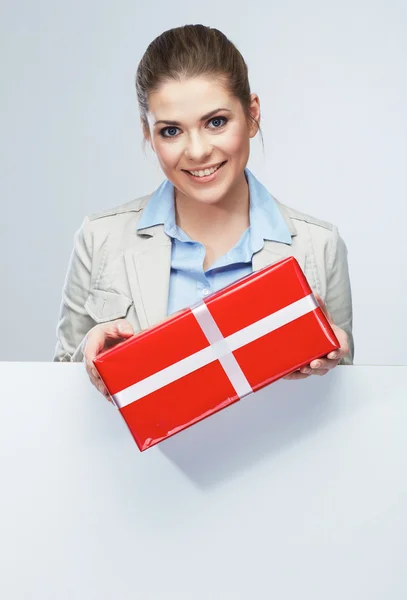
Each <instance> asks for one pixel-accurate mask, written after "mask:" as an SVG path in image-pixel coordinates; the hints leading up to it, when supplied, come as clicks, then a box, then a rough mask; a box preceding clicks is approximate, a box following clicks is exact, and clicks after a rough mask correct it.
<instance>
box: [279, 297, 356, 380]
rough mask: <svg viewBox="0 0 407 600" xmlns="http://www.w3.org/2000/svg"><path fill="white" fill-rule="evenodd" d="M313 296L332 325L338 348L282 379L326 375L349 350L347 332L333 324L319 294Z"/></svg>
mask: <svg viewBox="0 0 407 600" xmlns="http://www.w3.org/2000/svg"><path fill="white" fill-rule="evenodd" d="M315 297H316V299H317V300H318V304H319V305H320V307H321V309H322V311H323V313H324V314H325V316H326V318H327V319H328V322H329V324H330V326H331V327H332V329H333V332H334V334H335V335H336V337H337V338H338V342H339V344H340V348H338V350H334V351H333V352H330V353H329V354H327V356H325V357H323V358H317V359H316V360H313V361H312V362H311V363H310V364H309V365H305V366H304V367H301V369H300V370H299V371H294V372H293V373H290V374H289V375H286V376H285V377H283V379H306V378H307V377H309V376H310V375H320V376H321V375H326V374H327V373H328V371H330V370H331V369H334V368H335V367H336V366H337V364H338V363H339V361H340V360H342V358H343V357H344V356H346V355H347V354H348V352H349V345H348V335H347V333H346V332H345V331H344V330H343V329H341V328H340V327H338V326H337V325H335V323H334V322H333V320H332V317H331V315H330V314H329V312H328V309H327V307H326V304H325V302H324V301H323V300H322V298H321V296H319V295H318V294H315Z"/></svg>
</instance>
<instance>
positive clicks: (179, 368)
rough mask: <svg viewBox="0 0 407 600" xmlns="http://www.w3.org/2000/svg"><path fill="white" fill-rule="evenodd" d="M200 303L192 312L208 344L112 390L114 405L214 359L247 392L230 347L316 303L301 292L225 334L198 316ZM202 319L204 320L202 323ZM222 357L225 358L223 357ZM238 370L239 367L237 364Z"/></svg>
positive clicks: (305, 311) (280, 324) (276, 326)
mask: <svg viewBox="0 0 407 600" xmlns="http://www.w3.org/2000/svg"><path fill="white" fill-rule="evenodd" d="M203 304H204V303H203ZM201 306H202V305H199V306H198V307H196V308H195V309H193V312H194V314H195V316H196V317H197V321H198V323H199V324H200V326H201V327H202V329H203V331H204V333H205V335H206V336H207V338H208V335H209V337H211V338H212V337H214V338H216V341H214V342H213V343H211V345H210V346H207V347H206V348H203V349H202V350H198V352H195V353H194V354H191V355H190V356H187V357H186V358H183V359H182V360H180V361H178V362H176V363H174V364H172V365H170V366H169V367H165V368H164V369H162V370H161V371H158V372H157V373H153V374H152V375H150V376H149V377H146V378H145V379H142V380H141V381H138V382H137V383H134V384H133V385H130V386H129V387H127V388H125V389H123V390H121V391H120V392H117V393H116V394H113V395H112V397H113V400H114V401H115V404H116V405H117V407H118V408H123V407H124V406H127V405H128V404H131V403H133V402H135V401H136V400H139V399H140V398H143V397H144V396H147V395H148V394H152V393H153V392H155V391H157V390H159V389H160V388H162V387H164V386H166V385H169V384H170V383H172V382H174V381H177V380H178V379H181V378H182V377H185V376H186V375H189V374H190V373H193V372H194V371H197V370H198V369H200V368H201V367H204V366H205V365H208V364H210V363H211V362H213V361H215V360H219V361H221V364H222V366H223V368H224V369H225V371H226V373H227V375H228V376H229V373H230V374H231V375H232V378H233V379H231V383H232V385H233V386H234V387H235V384H236V386H237V388H238V389H239V390H240V391H241V392H242V396H243V395H246V394H247V393H250V391H251V387H250V384H249V382H248V381H247V379H246V377H245V376H244V374H243V372H241V374H240V373H238V371H237V370H236V366H235V364H234V362H233V363H232V362H231V360H230V358H227V357H230V356H232V358H233V361H236V359H235V357H234V356H233V355H232V352H233V351H234V350H237V349H238V348H241V347H242V346H246V345H247V344H250V343H251V342H254V341H255V340H257V339H259V338H261V337H263V336H264V335H267V334H268V333H271V332H272V331H275V330H276V329H279V328H280V327H283V325H287V323H291V322H292V321H294V320H295V319H298V318H299V317H302V316H303V315H306V314H308V313H310V312H312V311H313V310H315V309H316V308H317V307H318V306H319V305H318V303H317V301H316V299H315V297H314V295H313V294H309V295H308V296H305V297H304V298H301V299H300V300H297V301H296V302H293V303H292V304H289V305H288V306H285V307H284V308H282V309H280V310H278V311H276V312H275V313H272V314H271V315H268V316H267V317H264V318H263V319H260V320H259V321H256V322H254V323H252V324H251V325H248V326H247V327H244V328H243V329H240V331H236V333H232V334H231V335H229V336H227V337H226V338H225V337H223V336H222V334H221V332H220V330H219V328H218V326H217V325H216V322H215V321H214V320H213V318H212V316H211V320H212V321H213V323H215V326H216V329H217V330H218V331H217V332H216V330H215V329H214V328H213V323H209V322H208V319H205V318H203V317H202V315H203V314H204V312H203V311H204V310H205V309H201ZM205 306H206V305H205ZM206 310H208V309H206ZM205 312H206V311H205ZM208 312H209V310H208ZM204 322H205V324H203V323H204ZM201 323H202V324H201ZM205 329H206V331H205ZM219 334H220V338H219ZM224 359H226V361H225V360H224ZM236 362H237V361H236ZM225 365H226V367H225ZM135 368H137V365H135ZM239 371H241V369H240V367H239ZM241 375H243V377H244V380H243V379H242V378H241ZM246 382H247V383H246ZM247 386H248V387H247ZM235 389H236V387H235ZM239 395H240V394H239Z"/></svg>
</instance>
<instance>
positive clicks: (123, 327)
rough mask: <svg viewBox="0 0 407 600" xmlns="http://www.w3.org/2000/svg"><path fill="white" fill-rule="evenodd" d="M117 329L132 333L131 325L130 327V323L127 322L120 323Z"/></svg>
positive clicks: (121, 331)
mask: <svg viewBox="0 0 407 600" xmlns="http://www.w3.org/2000/svg"><path fill="white" fill-rule="evenodd" d="M117 330H118V331H119V332H120V333H131V327H130V325H127V324H126V323H119V324H118V326H117Z"/></svg>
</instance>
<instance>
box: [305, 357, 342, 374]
mask: <svg viewBox="0 0 407 600" xmlns="http://www.w3.org/2000/svg"><path fill="white" fill-rule="evenodd" d="M338 362H339V360H338V359H336V360H330V359H329V358H318V359H317V360H313V361H312V362H311V364H310V367H311V372H312V373H313V372H314V371H316V370H318V369H334V368H335V367H336V366H337V364H338Z"/></svg>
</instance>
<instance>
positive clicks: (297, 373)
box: [282, 371, 310, 380]
mask: <svg viewBox="0 0 407 600" xmlns="http://www.w3.org/2000/svg"><path fill="white" fill-rule="evenodd" d="M309 376H310V375H308V374H307V373H301V372H300V371H294V373H289V374H288V375H285V376H284V377H282V379H289V380H296V379H307V377H309Z"/></svg>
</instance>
